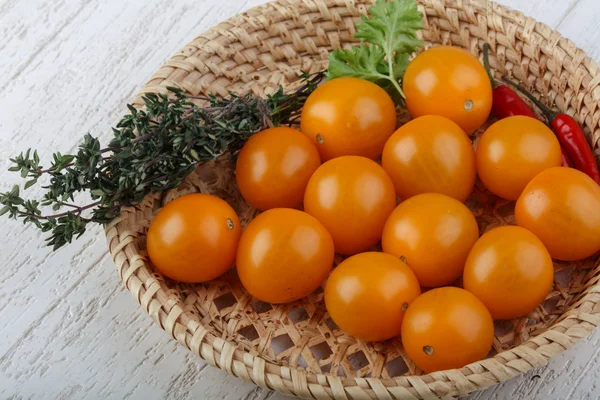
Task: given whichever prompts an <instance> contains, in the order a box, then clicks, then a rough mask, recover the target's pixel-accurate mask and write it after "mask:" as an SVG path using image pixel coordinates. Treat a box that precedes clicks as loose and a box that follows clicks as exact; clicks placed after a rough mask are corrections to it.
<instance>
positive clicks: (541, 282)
mask: <svg viewBox="0 0 600 400" xmlns="http://www.w3.org/2000/svg"><path fill="white" fill-rule="evenodd" d="M553 280H554V268H553V266H552V258H550V254H548V250H546V248H545V247H544V244H543V243H542V242H541V241H540V239H538V238H537V237H536V236H535V235H534V234H533V233H531V232H529V231H528V230H527V229H524V228H521V227H518V226H501V227H498V228H495V229H492V230H491V231H489V232H487V233H486V234H484V235H483V236H482V237H481V238H479V240H477V242H476V243H475V245H474V246H473V249H472V250H471V252H470V253H469V257H468V258H467V263H466V265H465V271H464V274H463V286H464V288H465V289H466V290H468V291H469V292H471V293H473V294H474V295H475V296H477V298H478V299H479V300H481V301H482V302H483V304H485V306H486V307H487V309H488V310H489V311H490V314H492V317H493V318H494V319H512V318H517V317H522V316H524V315H526V314H527V313H529V312H530V311H533V310H534V309H535V308H536V307H537V306H539V305H540V304H541V303H542V302H543V301H544V299H545V298H546V296H547V295H548V293H550V290H551V289H552V282H553Z"/></svg>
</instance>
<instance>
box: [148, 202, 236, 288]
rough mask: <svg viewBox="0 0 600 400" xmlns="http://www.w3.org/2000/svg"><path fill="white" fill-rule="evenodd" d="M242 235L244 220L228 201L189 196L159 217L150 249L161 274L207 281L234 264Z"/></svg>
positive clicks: (151, 232)
mask: <svg viewBox="0 0 600 400" xmlns="http://www.w3.org/2000/svg"><path fill="white" fill-rule="evenodd" d="M241 234H242V227H241V225H240V220H239V219H238V216H237V215H236V213H235V211H234V210H233V208H231V206H230V205H229V204H227V202H225V201H224V200H221V199H220V198H218V197H216V196H212V195H208V194H188V195H186V196H182V197H179V198H177V199H175V200H173V201H171V202H170V203H168V204H167V205H166V206H164V207H163V208H162V209H161V210H160V211H159V212H158V214H156V216H155V217H154V220H152V223H151V224H150V228H149V229H148V235H147V241H146V246H147V248H148V255H149V256H150V260H151V261H152V263H153V264H154V266H155V267H156V269H157V270H158V271H159V272H160V273H161V274H163V275H165V276H167V277H169V278H171V279H174V280H176V281H180V282H189V283H196V282H206V281H209V280H211V279H214V278H216V277H218V276H219V275H221V274H223V273H224V272H225V271H227V270H228V269H229V268H230V267H231V266H232V265H233V263H234V262H235V253H236V249H237V245H238V241H239V239H240V235H241Z"/></svg>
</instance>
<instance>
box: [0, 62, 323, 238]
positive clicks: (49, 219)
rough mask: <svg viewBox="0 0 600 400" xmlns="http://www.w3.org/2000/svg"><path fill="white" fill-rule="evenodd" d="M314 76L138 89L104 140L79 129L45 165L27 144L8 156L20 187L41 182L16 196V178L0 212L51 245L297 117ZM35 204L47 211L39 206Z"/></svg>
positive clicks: (77, 234)
mask: <svg viewBox="0 0 600 400" xmlns="http://www.w3.org/2000/svg"><path fill="white" fill-rule="evenodd" d="M322 78H323V73H317V74H314V75H309V74H306V73H303V74H302V76H301V79H302V80H303V81H304V82H303V83H304V85H303V86H302V87H301V88H300V89H298V90H297V91H296V92H294V93H290V94H287V93H284V91H283V88H281V87H280V88H279V90H278V91H277V92H276V93H274V94H272V95H269V96H266V97H265V98H261V97H258V96H255V95H252V94H247V95H244V96H236V95H233V94H230V95H229V96H227V97H225V98H219V97H217V96H214V95H211V96H208V97H200V96H190V95H188V94H186V93H185V92H183V91H182V90H181V89H178V88H173V87H170V88H168V90H169V92H170V93H171V94H172V96H167V95H165V94H146V95H145V96H143V101H144V104H145V107H144V109H142V110H138V109H136V108H135V107H133V106H131V105H128V108H129V113H128V114H127V115H125V116H124V117H123V118H122V119H121V121H120V122H119V123H118V124H117V126H116V127H115V128H113V135H114V137H113V139H112V140H111V141H110V143H109V144H108V146H107V147H104V148H102V146H101V145H100V141H99V140H98V139H97V138H95V137H93V136H91V135H89V134H87V135H85V136H84V138H83V140H82V142H81V143H80V144H79V147H78V151H77V153H76V154H62V153H60V152H56V153H54V154H53V156H52V162H51V164H50V167H47V168H46V167H44V166H42V165H41V164H40V162H41V161H40V156H39V154H38V152H37V151H32V150H31V149H28V150H27V151H25V152H23V153H21V154H19V155H18V156H16V157H14V158H11V160H10V161H11V162H12V166H11V167H10V168H9V170H10V171H14V172H19V173H20V174H21V177H22V178H24V179H27V181H26V182H25V184H24V189H28V188H30V187H31V186H33V185H36V184H38V181H39V179H40V178H41V177H43V176H49V183H48V184H47V185H45V186H42V187H43V188H44V189H45V190H46V192H45V194H44V195H43V197H42V198H41V199H38V200H27V199H24V198H23V197H21V190H20V188H19V186H18V185H17V186H15V187H14V188H13V189H12V190H10V191H8V192H5V193H0V215H3V214H7V215H8V216H10V217H11V218H15V219H22V220H23V223H31V224H33V225H35V226H37V227H38V228H39V229H40V230H41V231H42V232H50V235H49V237H48V238H47V242H48V245H50V246H53V248H54V249H55V250H56V249H58V248H60V247H61V246H63V245H65V244H67V243H70V242H71V241H72V240H73V238H78V237H80V236H81V235H82V234H83V233H84V232H85V231H86V227H87V225H88V224H90V223H100V224H103V223H106V222H109V221H111V220H112V219H114V218H115V217H116V216H117V215H119V212H120V210H121V207H123V206H131V205H136V204H138V203H139V202H141V201H142V199H143V198H144V197H145V196H146V195H147V194H148V193H150V192H163V191H165V190H169V189H172V188H175V187H177V186H178V185H179V184H180V183H181V182H182V181H183V179H184V178H185V177H186V176H187V175H188V174H189V173H191V172H192V171H193V169H194V168H195V166H196V165H197V164H198V163H202V162H206V161H210V160H213V159H215V158H217V157H219V156H221V155H223V154H225V153H227V152H235V151H237V150H238V149H239V148H241V146H242V145H243V144H244V143H245V141H246V140H248V138H250V136H252V135H253V134H254V133H256V132H258V131H260V130H262V129H265V128H267V127H270V126H278V125H283V124H292V123H293V122H295V121H297V120H298V118H299V113H300V110H301V108H302V106H303V105H304V102H305V100H306V98H307V97H308V95H309V94H310V93H312V91H313V90H314V89H315V88H316V86H317V84H318V83H319V82H320V81H321V79H322ZM193 100H203V101H205V102H206V103H207V105H206V106H204V107H200V106H198V105H196V104H195V103H194V102H193ZM80 192H87V193H89V195H90V197H91V199H92V202H91V203H89V204H85V205H77V204H74V203H73V201H74V196H75V195H76V194H77V193H80ZM40 207H50V208H51V209H52V210H53V212H54V213H53V214H43V213H42V210H41V208H40ZM84 214H85V215H84Z"/></svg>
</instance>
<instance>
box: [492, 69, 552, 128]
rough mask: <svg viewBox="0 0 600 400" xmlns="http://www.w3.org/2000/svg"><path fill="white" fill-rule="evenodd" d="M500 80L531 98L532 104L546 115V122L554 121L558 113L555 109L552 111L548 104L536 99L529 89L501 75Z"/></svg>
mask: <svg viewBox="0 0 600 400" xmlns="http://www.w3.org/2000/svg"><path fill="white" fill-rule="evenodd" d="M502 80H503V81H504V82H506V83H508V84H509V85H511V86H514V87H515V88H516V89H517V90H518V91H519V92H521V93H523V94H524V95H525V96H526V97H527V98H528V99H529V100H531V101H532V102H533V104H535V105H536V107H537V108H539V109H540V111H541V112H542V114H544V117H546V119H548V123H551V122H552V121H554V119H555V118H556V116H557V115H558V113H556V112H555V111H552V110H551V109H550V108H549V107H548V106H546V105H545V104H544V103H542V102H541V101H540V100H538V99H536V98H535V96H534V95H532V94H531V93H529V91H528V90H527V89H525V88H524V87H523V86H521V85H519V84H518V83H516V82H513V81H512V80H510V79H508V78H507V77H506V76H503V77H502Z"/></svg>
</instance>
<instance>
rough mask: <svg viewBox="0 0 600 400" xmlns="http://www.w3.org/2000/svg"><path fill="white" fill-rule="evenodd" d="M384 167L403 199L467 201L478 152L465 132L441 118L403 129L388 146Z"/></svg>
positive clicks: (423, 119) (428, 117) (416, 122)
mask: <svg viewBox="0 0 600 400" xmlns="http://www.w3.org/2000/svg"><path fill="white" fill-rule="evenodd" d="M381 164H382V165H383V168H384V169H385V170H386V172H387V173H388V174H389V175H390V177H391V178H392V181H393V182H394V186H395V187H396V193H398V196H400V198H402V199H408V198H409V197H411V196H414V195H417V194H421V193H442V194H446V195H448V196H450V197H454V198H455V199H458V200H460V201H465V200H466V199H467V197H469V195H470V194H471V192H472V191H473V185H474V184H475V176H476V171H475V150H474V149H473V144H472V143H471V140H469V137H468V136H467V135H466V134H465V132H464V131H463V130H462V129H461V128H460V127H459V126H458V125H456V124H455V123H454V122H452V121H450V120H449V119H447V118H444V117H440V116H438V115H426V116H423V117H419V118H417V119H414V120H412V121H410V122H408V123H407V124H405V125H403V126H401V127H400V128H399V129H398V130H397V131H396V132H394V134H393V135H392V137H390V139H389V140H388V141H387V143H386V144H385V147H384V149H383V156H382V157H381Z"/></svg>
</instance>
